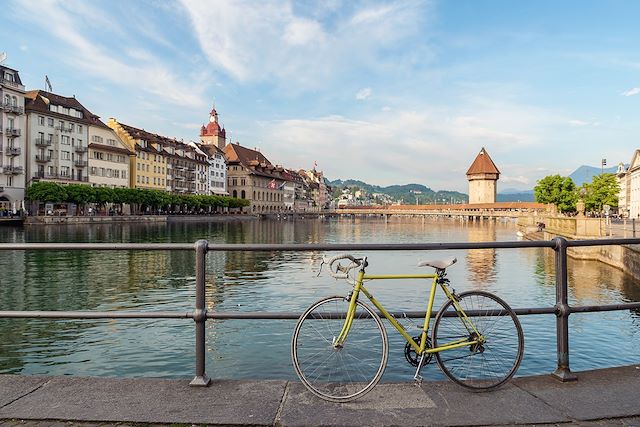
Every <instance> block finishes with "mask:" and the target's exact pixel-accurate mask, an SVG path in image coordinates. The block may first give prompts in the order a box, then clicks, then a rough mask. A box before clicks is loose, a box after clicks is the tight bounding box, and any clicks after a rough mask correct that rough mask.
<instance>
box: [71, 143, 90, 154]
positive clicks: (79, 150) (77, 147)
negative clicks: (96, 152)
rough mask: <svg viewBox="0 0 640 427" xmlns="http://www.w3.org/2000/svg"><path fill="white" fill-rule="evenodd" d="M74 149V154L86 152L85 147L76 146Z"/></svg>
mask: <svg viewBox="0 0 640 427" xmlns="http://www.w3.org/2000/svg"><path fill="white" fill-rule="evenodd" d="M74 149H75V150H76V153H86V152H87V150H88V148H87V147H83V146H82V145H78V146H76V147H74Z"/></svg>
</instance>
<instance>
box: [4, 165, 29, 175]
mask: <svg viewBox="0 0 640 427" xmlns="http://www.w3.org/2000/svg"><path fill="white" fill-rule="evenodd" d="M23 169H24V168H23V167H22V166H4V167H3V168H2V173H4V174H5V175H19V174H21V173H22V171H23Z"/></svg>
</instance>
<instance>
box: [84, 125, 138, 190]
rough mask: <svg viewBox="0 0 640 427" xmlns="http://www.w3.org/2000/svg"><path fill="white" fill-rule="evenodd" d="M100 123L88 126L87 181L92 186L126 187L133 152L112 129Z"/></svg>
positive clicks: (127, 185) (133, 155)
mask: <svg viewBox="0 0 640 427" xmlns="http://www.w3.org/2000/svg"><path fill="white" fill-rule="evenodd" d="M100 123H101V124H102V125H101V126H98V125H91V126H89V183H90V184H91V185H92V186H93V187H109V188H127V187H129V173H130V169H131V167H130V164H131V158H132V157H135V152H133V151H131V150H130V149H129V148H128V147H127V146H126V145H125V144H124V143H123V142H122V140H121V139H120V138H119V137H118V135H116V133H115V132H114V131H113V129H111V128H110V127H108V126H107V125H105V124H104V123H102V122H100Z"/></svg>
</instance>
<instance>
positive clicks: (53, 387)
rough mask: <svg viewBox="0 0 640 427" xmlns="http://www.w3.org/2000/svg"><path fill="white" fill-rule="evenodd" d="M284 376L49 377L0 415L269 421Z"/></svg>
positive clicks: (150, 420) (147, 420)
mask: <svg viewBox="0 0 640 427" xmlns="http://www.w3.org/2000/svg"><path fill="white" fill-rule="evenodd" d="M285 385H286V382H285V381H232V380H218V381H212V384H211V385H210V386H209V387H190V386H189V382H188V381H186V380H158V379H114V378H77V377H53V378H50V380H49V381H48V382H46V384H45V385H43V386H42V387H41V388H39V389H38V390H36V391H34V392H33V393H31V394H29V395H27V396H25V397H23V398H22V399H19V400H18V401H15V402H13V403H11V404H9V405H7V406H4V407H2V408H0V419H2V418H5V419H7V418H9V419H40V420H43V419H47V420H77V421H114V422H115V421H127V422H144V423H194V422H195V423H202V424H236V425H238V424H239V425H272V424H273V420H274V419H275V417H276V413H277V411H278V408H279V406H280V402H281V399H282V396H283V394H284V388H285Z"/></svg>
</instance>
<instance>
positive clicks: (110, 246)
mask: <svg viewBox="0 0 640 427" xmlns="http://www.w3.org/2000/svg"><path fill="white" fill-rule="evenodd" d="M553 247H555V242H553V241H551V240H526V241H515V242H472V243H469V242H460V243H455V242H453V243H332V244H326V243H325V244H315V243H300V244H280V243H277V244H276V243H274V244H268V243H265V244H262V243H261V244H251V243H249V244H243V243H239V244H209V245H208V250H209V251H251V252H259V251H264V252H266V251H304V252H310V251H345V250H358V251H387V250H389V251H401V250H445V249H500V248H553ZM0 250H98V251H99V250H105V251H116V250H147V251H163V250H185V251H186V250H194V246H193V244H192V243H2V244H0Z"/></svg>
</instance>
